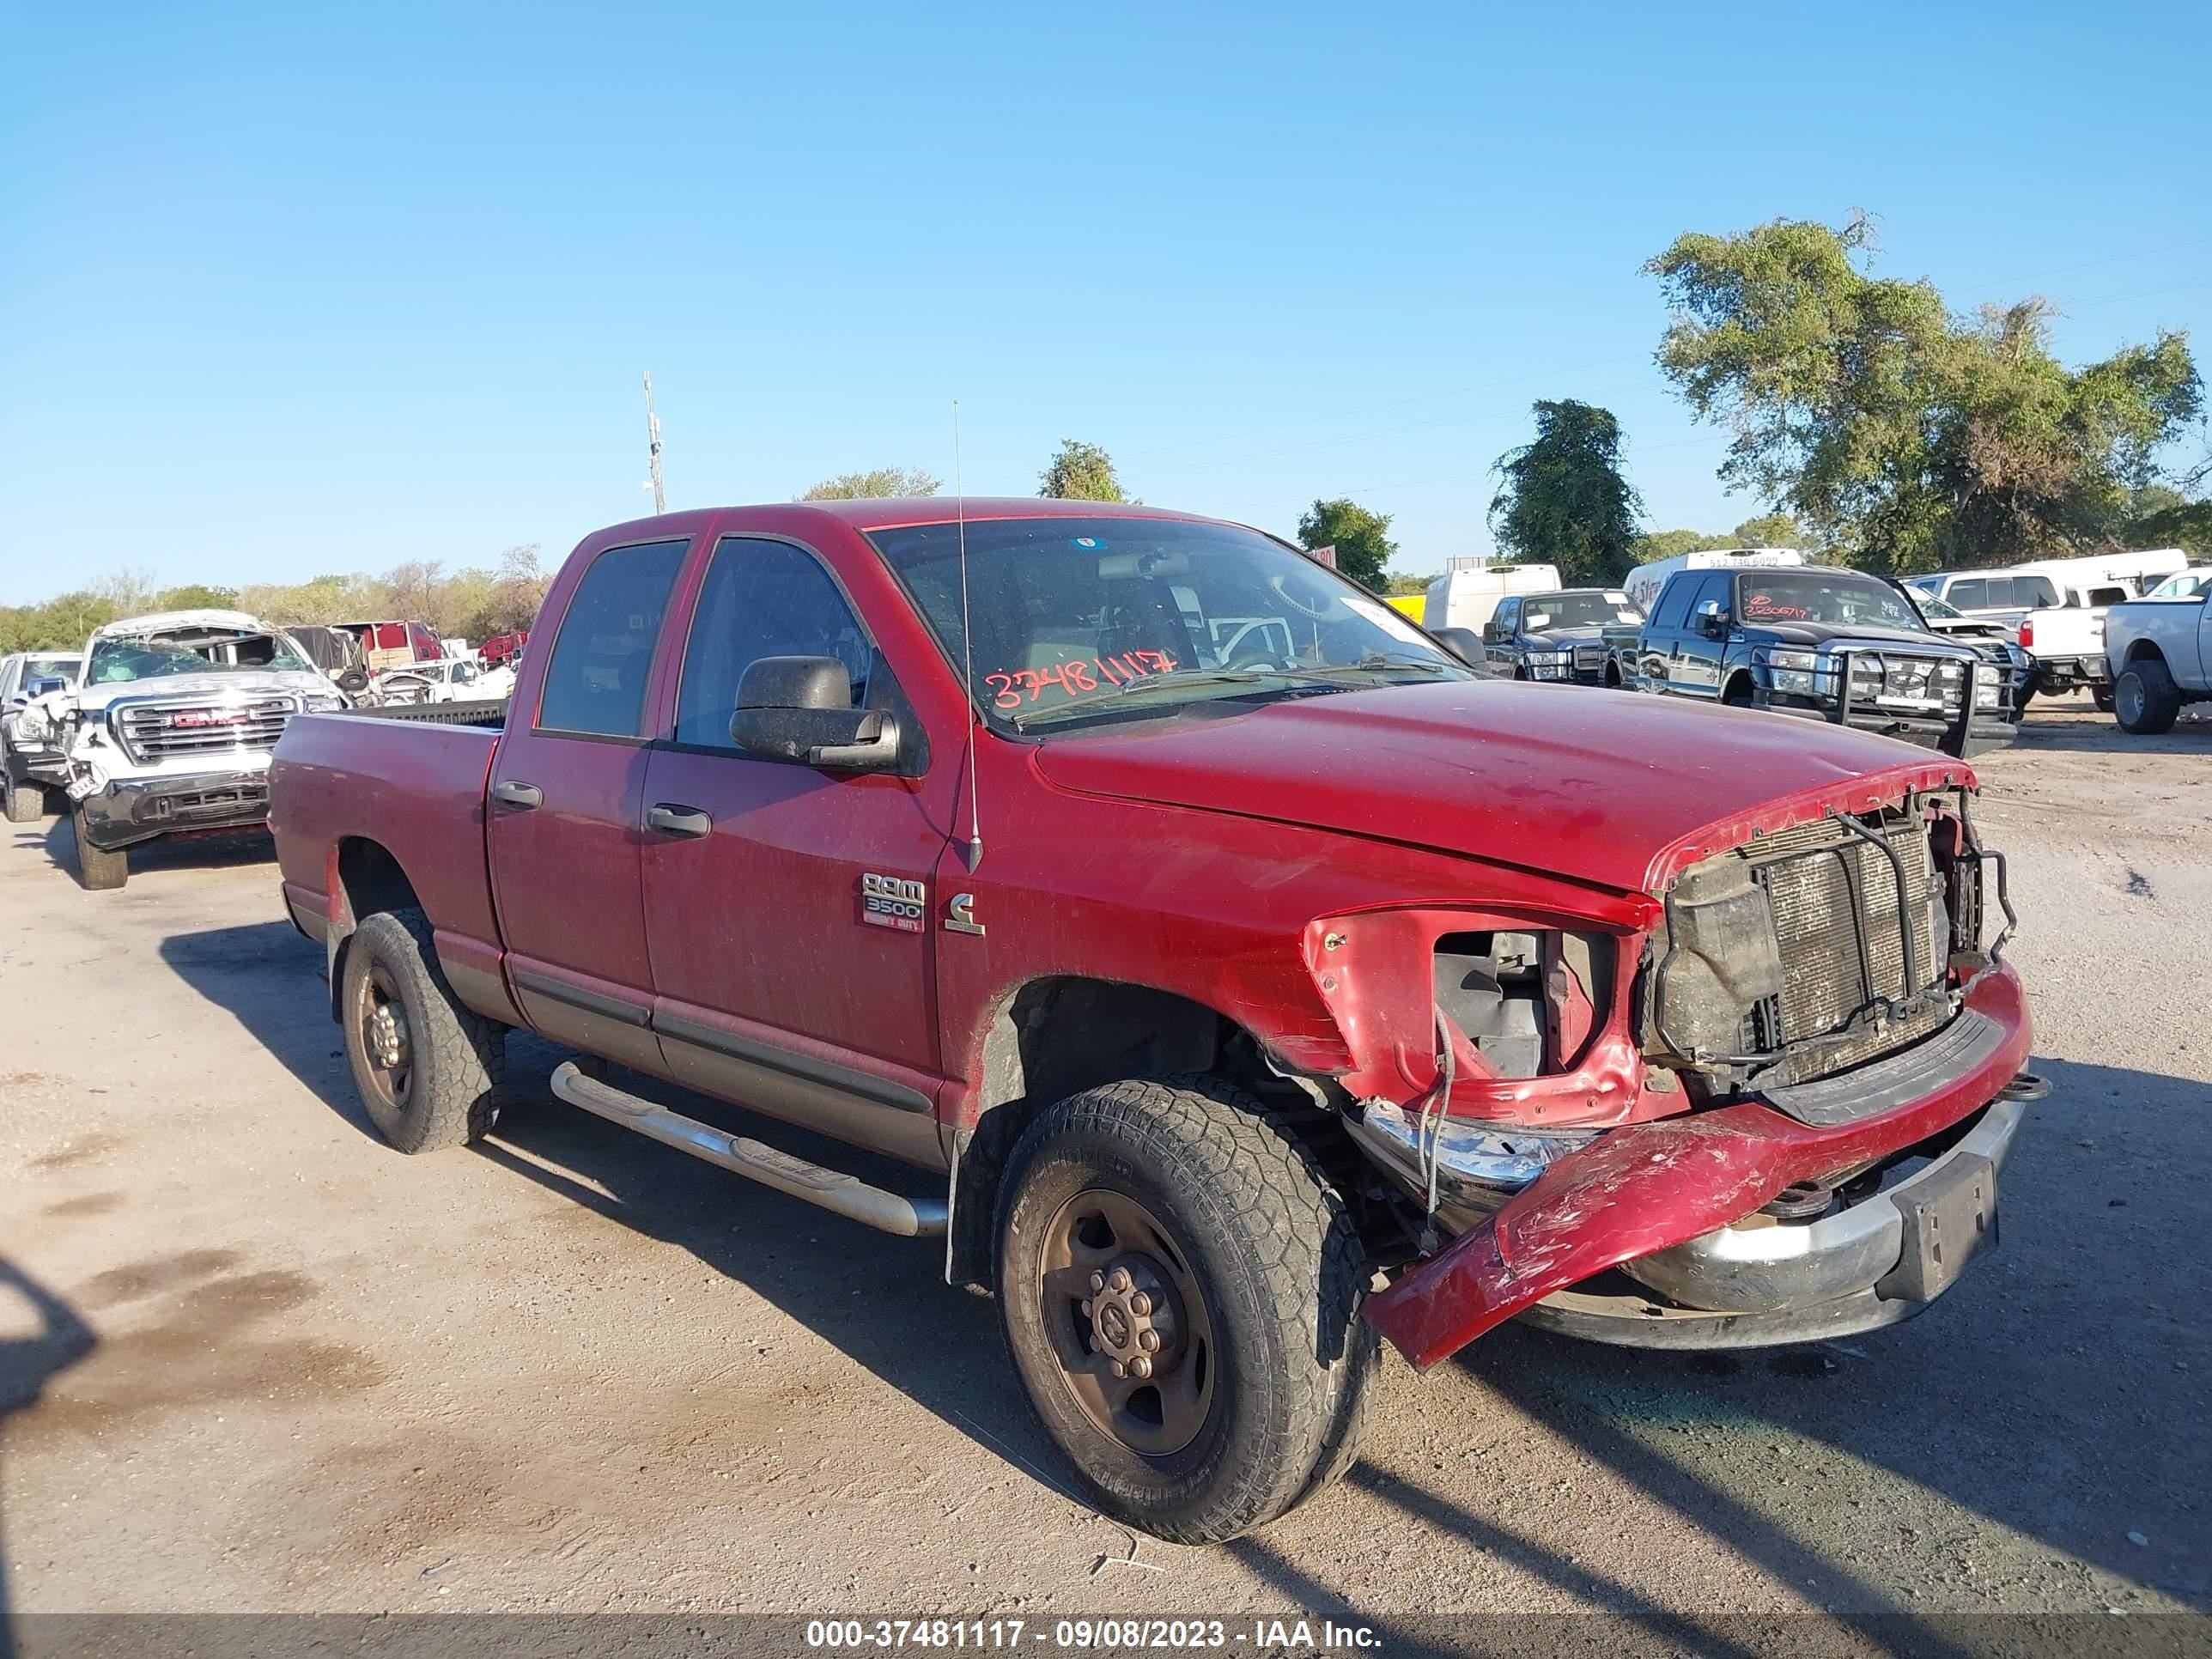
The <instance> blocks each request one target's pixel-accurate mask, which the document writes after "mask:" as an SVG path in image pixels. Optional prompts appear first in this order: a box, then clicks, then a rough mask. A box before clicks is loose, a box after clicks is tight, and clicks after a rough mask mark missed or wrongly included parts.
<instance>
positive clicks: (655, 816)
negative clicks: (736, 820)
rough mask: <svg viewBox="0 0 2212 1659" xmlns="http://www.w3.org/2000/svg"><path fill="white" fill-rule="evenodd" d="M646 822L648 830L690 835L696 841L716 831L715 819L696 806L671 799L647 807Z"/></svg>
mask: <svg viewBox="0 0 2212 1659" xmlns="http://www.w3.org/2000/svg"><path fill="white" fill-rule="evenodd" d="M645 824H646V828H647V829H658V830H659V831H660V832H661V833H662V834H663V835H669V836H690V838H691V839H692V840H694V841H696V840H698V839H699V838H700V837H702V836H708V835H711V834H713V833H714V819H712V818H710V817H708V816H707V815H706V814H705V813H704V812H702V811H700V810H699V809H698V808H697V807H696V806H678V805H675V804H674V803H673V802H671V801H661V802H659V804H658V805H653V806H649V807H647V809H646V813H645Z"/></svg>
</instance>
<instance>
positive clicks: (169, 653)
mask: <svg viewBox="0 0 2212 1659" xmlns="http://www.w3.org/2000/svg"><path fill="white" fill-rule="evenodd" d="M293 670H299V671H307V672H310V673H312V672H313V670H312V669H309V668H308V667H307V663H306V661H305V660H304V659H302V658H301V655H300V653H298V652H297V651H295V650H294V649H293V648H292V647H291V645H290V643H289V641H285V640H283V639H282V638H280V637H278V636H277V635H273V634H226V635H222V636H221V637H219V638H216V639H211V640H204V641H200V642H198V643H197V644H194V645H185V644H181V643H179V642H178V641H174V640H165V639H147V640H127V639H112V640H101V641H98V642H97V643H95V644H94V646H93V647H92V662H91V665H90V666H89V667H88V669H87V670H86V671H85V676H84V678H85V684H88V685H117V684H125V683H126V682H129V681H131V680H155V679H164V678H168V677H169V676H171V675H174V674H222V673H234V672H235V673H248V672H256V673H266V672H269V671H293Z"/></svg>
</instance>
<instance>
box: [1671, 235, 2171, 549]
mask: <svg viewBox="0 0 2212 1659" xmlns="http://www.w3.org/2000/svg"><path fill="white" fill-rule="evenodd" d="M1873 248H1874V239H1873V234H1872V231H1871V228H1870V227H1869V224H1868V222H1867V221H1866V218H1865V217H1864V216H1863V215H1860V216H1854V217H1853V219H1852V220H1851V222H1850V223H1849V224H1848V225H1846V226H1844V228H1841V229H1840V230H1838V229H1833V228H1830V227H1828V226H1826V225H1820V224H1814V223H1810V222H1805V221H1799V220H1776V221H1774V222H1771V223H1770V224H1765V225H1761V226H1759V227H1758V228H1755V229H1753V230H1749V231H1746V232H1744V233H1742V234H1740V235H1735V236H1711V235H1703V234H1688V235H1684V236H1682V237H1680V238H1678V239H1677V240H1675V242H1674V245H1673V246H1670V247H1668V249H1667V250H1666V251H1665V252H1662V253H1661V254H1659V255H1658V256H1657V257H1656V258H1654V259H1652V260H1651V261H1650V264H1648V265H1647V266H1646V267H1645V269H1646V270H1649V271H1650V272H1651V273H1652V274H1653V275H1654V276H1657V277H1658V278H1659V281H1660V284H1661V287H1662V289H1663V290H1664V292H1665V294H1666V296H1667V299H1668V303H1669V305H1670V306H1671V307H1672V308H1673V313H1674V320H1673V323H1672V325H1671V326H1670V327H1669V328H1668V331H1667V334H1666V337H1665V338H1664V339H1663V340H1662V343H1661V344H1660V349H1659V366H1660V368H1661V370H1662V372H1663V373H1664V374H1666V375H1667V377H1668V379H1669V380H1672V381H1673V382H1674V385H1675V387H1676V388H1677V390H1679V391H1680V392H1681V394H1682V395H1683V397H1684V398H1686V400H1687V401H1688V403H1689V404H1690V406H1691V408H1692V410H1694V411H1695V412H1696V414H1697V415H1698V416H1699V418H1700V419H1704V420H1711V421H1715V422H1727V423H1728V424H1729V425H1730V426H1732V427H1733V428H1734V429H1735V434H1736V436H1735V441H1734V443H1733V444H1732V445H1731V446H1730V447H1729V456H1728V459H1727V460H1726V461H1725V462H1723V465H1722V467H1721V476H1722V477H1723V479H1724V480H1726V481H1727V482H1728V483H1730V484H1731V485H1734V486H1736V487H1739V488H1745V489H1751V490H1753V491H1754V492H1756V493H1758V494H1759V495H1763V496H1765V497H1766V498H1767V499H1768V500H1771V501H1780V502H1782V503H1784V505H1786V506H1787V507H1790V509H1791V510H1792V511H1793V512H1794V513H1796V516H1797V517H1798V518H1799V519H1801V520H1803V521H1804V522H1805V523H1806V524H1808V526H1811V527H1812V529H1813V530H1814V532H1815V534H1816V537H1817V538H1818V539H1820V541H1822V542H1824V543H1827V544H1834V545H1835V546H1837V547H1838V549H1839V550H1840V551H1841V552H1842V553H1843V555H1844V556H1845V557H1846V558H1848V559H1849V560H1850V562H1853V563H1855V564H1858V565H1861V566H1863V567H1864V568H1869V569H1874V570H1883V571H1891V572H1896V573H1899V574H1904V573H1908V572H1911V571H1916V570H1930V569H1936V568H1944V567H1947V566H1954V565H1972V564H2005V563H2011V562H2015V561H2018V560H2021V559H2027V558H2032V557H2039V556H2053V555H2062V554H2066V553H2071V552H2079V551H2086V550H2088V549H2089V548H2091V547H2093V546H2096V545H2098V544H2101V543H2106V542H2110V541H2112V540H2116V539H2118V538H2119V537H2120V536H2121V535H2122V534H2123V533H2124V532H2125V531H2126V528H2127V526H2128V522H2129V514H2128V506H2129V501H2130V491H2131V490H2133V489H2139V488H2141V487H2142V486H2144V485H2148V484H2150V483H2154V482H2156V481H2157V479H2158V478H2159V477H2160V468H2159V466H2158V465H2157V458H2158V455H2159V453H2160V450H2161V449H2162V448H2163V447H2164V446H2165V445H2166V443H2168V442H2169V441H2171V440H2172V439H2173V438H2174V437H2175V436H2176V435H2179V432H2180V430H2181V429H2182V428H2184V427H2185V426H2186V425H2188V424H2189V423H2190V422H2193V421H2195V420H2196V419H2197V416H2198V414H2199V412H2200V410H2201V408H2202V402H2203V386H2202V384H2201V382H2200V381H2199V380H2198V377H2197V366H2196V362H2195V361H2194V359H2193V358H2192V357H2191V356H2190V352H2189V345H2188V341H2187V338H2186V337H2185V336H2183V335H2179V334H2168V333H2160V336H2159V337H2158V338H2157V340H2156V341H2155V342H2154V343H2151V344H2149V345H2131V346H2127V347H2124V348H2123V349H2121V350H2119V351H2118V352H2116V353H2115V354H2114V355H2113V356H2111V357H2109V358H2106V360H2104V361H2103V362H2094V363H2089V364H2087V365H2085V366H2083V367H2082V368H2078V369H2068V368H2064V367H2063V365H2061V364H2060V363H2059V362H2057V360H2056V359H2055V358H2054V357H2053V356H2051V350H2050V319H2051V308H2050V307H2048V306H2047V305H2045V302H2044V301H2041V300H2037V299H2030V300H2025V301H2021V302H2020V303H2019V304H2017V305H2014V306H2010V307H1984V308H1983V309H1982V310H1981V311H1980V312H1979V313H1976V314H1975V315H1973V316H1971V317H1954V316H1953V315H1952V314H1951V313H1949V312H1948V310H1947V309H1946V307H1945V306H1944V304H1943V300H1942V295H1939V294H1938V293H1937V292H1936V289H1935V287H1934V286H1933V285H1932V284H1930V283H1927V282H1924V281H1923V282H1915V283H1906V282H1899V281H1896V280H1894V279H1876V278H1875V277H1873V276H1869V275H1867V274H1865V272H1863V270H1860V269H1859V267H1858V265H1857V264H1854V262H1853V256H1854V255H1855V254H1863V255H1866V256H1868V257H1869V258H1870V257H1871V254H1872V252H1873Z"/></svg>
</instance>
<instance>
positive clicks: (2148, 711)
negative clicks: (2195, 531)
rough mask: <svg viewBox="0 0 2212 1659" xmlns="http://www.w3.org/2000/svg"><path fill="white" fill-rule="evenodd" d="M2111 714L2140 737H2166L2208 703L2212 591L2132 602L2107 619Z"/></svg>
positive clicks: (2211, 663)
mask: <svg viewBox="0 0 2212 1659" xmlns="http://www.w3.org/2000/svg"><path fill="white" fill-rule="evenodd" d="M2105 649H2106V653H2107V657H2106V663H2107V665H2108V666H2109V668H2110V670H2111V671H2112V714H2113V716H2114V718H2116V719H2117V720H2118V721H2119V723H2120V727H2121V729H2122V730H2123V731H2125V732H2133V733H2136V734H2137V735H2139V736H2146V737H2148V736H2155V735H2156V734H2157V733H2159V732H2170V731H2172V729H2173V723H2174V721H2176V720H2179V719H2180V718H2181V711H2182V710H2183V709H2184V708H2187V707H2188V706H2189V705H2190V704H2191V703H2193V702H2206V701H2208V700H2212V585H2207V586H2198V587H2197V588H2196V589H2194V590H2193V591H2191V592H2189V593H2187V594H2186V595H2185V596H2183V597H2181V598H2178V599H2131V600H2130V601H2129V602H2128V603H2127V604H2125V605H2114V606H2113V607H2112V609H2111V610H2110V611H2106V613H2105Z"/></svg>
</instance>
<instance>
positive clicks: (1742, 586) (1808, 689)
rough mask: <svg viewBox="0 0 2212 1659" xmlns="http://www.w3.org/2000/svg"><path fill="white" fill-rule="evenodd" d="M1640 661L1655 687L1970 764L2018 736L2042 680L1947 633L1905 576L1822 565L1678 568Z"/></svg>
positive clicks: (2009, 651)
mask: <svg viewBox="0 0 2212 1659" xmlns="http://www.w3.org/2000/svg"><path fill="white" fill-rule="evenodd" d="M1629 655H1630V656H1631V657H1632V659H1633V665H1634V675H1633V684H1635V685H1636V686H1637V687H1638V689H1639V690H1646V691H1655V692H1658V693H1660V694H1661V695H1662V696H1676V697H1695V698H1701V699H1703V700H1705V701H1706V702H1721V703H1727V704H1731V705H1734V706H1735V707H1739V708H1765V709H1771V710H1774V711H1775V712H1777V713H1780V714H1800V715H1804V716H1807V717H1809V718H1811V719H1815V720H1827V721H1830V722H1832V723H1833V724H1836V725H1838V726H1856V727H1857V728H1858V729H1859V730H1861V731H1866V732H1881V733H1883V734H1884V735H1886V736H1889V737H1896V738H1905V739H1907V740H1909V741H1912V742H1917V743H1921V744H1927V745H1929V746H1931V747H1936V748H1940V749H1942V750H1944V752H1946V753H1947V754H1952V755H1960V756H1963V755H1966V754H1967V753H1969V752H1971V751H1972V750H1975V749H1978V748H1980V749H1986V748H1989V747H1991V746H1993V745H1996V744H2005V743H2009V742H2011V741H2012V739H2013V738H2015V736H2016V735H2017V734H2018V729H2019V724H2020V714H2021V702H2022V701H2023V699H2024V698H2025V696H2026V692H2027V679H2028V665H2027V655H2026V653H2023V652H2022V651H2021V649H2020V647H2017V646H2014V645H2010V644H2008V643H2006V642H2005V641H2002V640H1991V641H1953V640H1948V639H1945V638H1943V637H1942V635H1937V634H1936V633H1933V632H1931V631H1930V630H1929V626H1928V624H1927V622H1926V621H1925V620H1924V619H1923V617H1922V616H1921V614H1920V612H1919V611H1918V610H1917V608H1916V607H1915V605H1913V602H1912V600H1911V599H1910V598H1908V597H1907V596H1906V594H1905V591H1904V590H1903V589H1902V588H1900V587H1899V586H1897V585H1896V584H1895V583H1894V582H1887V581H1883V580H1880V579H1879V578H1877V577H1874V576H1869V575H1867V574H1863V573H1862V572H1860V571H1856V570H1844V569H1838V568H1817V567H1809V566H1808V567H1806V568H1798V569H1790V568H1779V569H1776V568H1751V569H1719V570H1697V569H1684V570H1678V571H1676V572H1675V573H1674V574H1673V575H1671V576H1669V577H1668V579H1667V585H1666V586H1664V587H1663V588H1662V589H1661V590H1660V592H1659V602H1658V604H1657V605H1656V606H1654V607H1653V609H1652V612H1651V617H1650V620H1649V621H1648V622H1646V623H1644V627H1643V629H1642V631H1641V632H1640V633H1639V634H1638V637H1637V641H1636V643H1635V645H1634V647H1633V648H1632V651H1631V652H1630V653H1629Z"/></svg>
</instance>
